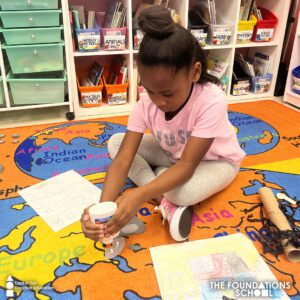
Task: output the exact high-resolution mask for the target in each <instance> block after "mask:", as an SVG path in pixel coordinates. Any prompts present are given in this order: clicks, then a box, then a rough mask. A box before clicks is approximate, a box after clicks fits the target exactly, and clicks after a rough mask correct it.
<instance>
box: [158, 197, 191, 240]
mask: <svg viewBox="0 0 300 300" xmlns="http://www.w3.org/2000/svg"><path fill="white" fill-rule="evenodd" d="M159 210H160V211H161V214H162V217H163V219H164V220H168V222H169V228H170V234H171V236H172V238H173V239H174V240H175V241H178V242H180V241H184V240H186V239H187V238H188V237H189V234H190V232H191V227H192V217H193V207H192V206H177V205H175V204H173V203H171V202H170V201H169V200H167V199H166V198H164V199H163V200H162V201H161V204H160V206H159Z"/></svg>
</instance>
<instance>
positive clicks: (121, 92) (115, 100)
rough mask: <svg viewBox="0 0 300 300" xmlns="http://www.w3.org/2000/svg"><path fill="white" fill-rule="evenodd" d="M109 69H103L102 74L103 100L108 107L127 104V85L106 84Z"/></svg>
mask: <svg viewBox="0 0 300 300" xmlns="http://www.w3.org/2000/svg"><path fill="white" fill-rule="evenodd" d="M108 70H109V68H104V73H103V77H102V78H103V83H104V90H103V98H104V100H105V102H107V103H108V104H109V105H119V104H125V103H127V93H128V86H129V83H128V81H127V83H124V84H108V83H106V80H107V76H108V73H109V72H108Z"/></svg>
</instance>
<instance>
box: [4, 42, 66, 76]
mask: <svg viewBox="0 0 300 300" xmlns="http://www.w3.org/2000/svg"><path fill="white" fill-rule="evenodd" d="M63 45H64V44H63V43H59V44H38V45H19V46H6V45H4V46H2V48H3V49H5V51H6V53H7V57H8V60H9V64H10V67H11V70H12V72H13V73H14V74H21V73H35V72H50V71H60V70H64V59H63Z"/></svg>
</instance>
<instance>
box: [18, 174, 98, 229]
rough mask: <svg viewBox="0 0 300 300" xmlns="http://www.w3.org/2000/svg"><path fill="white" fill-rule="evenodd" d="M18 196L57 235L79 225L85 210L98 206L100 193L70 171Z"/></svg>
mask: <svg viewBox="0 0 300 300" xmlns="http://www.w3.org/2000/svg"><path fill="white" fill-rule="evenodd" d="M19 194H20V196H21V197H22V198H23V199H24V200H25V201H26V202H27V203H28V204H29V205H30V206H31V207H32V208H33V209H34V210H35V211H36V212H37V213H38V214H39V215H40V216H41V218H43V219H44V221H45V222H46V223H47V224H48V225H49V226H50V227H51V228H52V229H53V230H54V231H55V232H57V231H59V230H60V229H62V228H65V227H67V226H69V225H70V224H72V223H74V222H76V221H78V220H79V219H80V217H81V214H82V212H83V210H84V208H86V207H88V206H90V205H91V204H94V203H97V202H99V199H100V196H101V190H100V189H98V188H97V187H96V186H95V185H93V184H92V183H91V182H89V181H88V180H87V179H85V178H83V177H82V176H81V175H80V174H78V173H76V172H75V171H74V170H71V171H67V172H65V173H62V174H59V175H57V176H55V177H52V178H49V179H47V180H45V181H43V182H40V183H37V184H35V185H32V186H30V187H28V188H26V189H23V190H21V191H19Z"/></svg>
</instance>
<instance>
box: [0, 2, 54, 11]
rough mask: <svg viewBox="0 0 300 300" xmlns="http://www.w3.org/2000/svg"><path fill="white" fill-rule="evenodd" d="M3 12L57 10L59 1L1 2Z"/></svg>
mask: <svg viewBox="0 0 300 300" xmlns="http://www.w3.org/2000/svg"><path fill="white" fill-rule="evenodd" d="M0 6H1V10H34V9H57V8H58V0H0Z"/></svg>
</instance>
